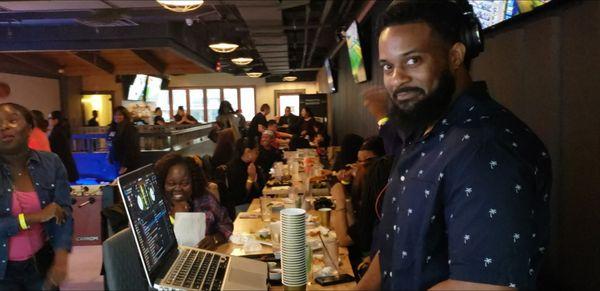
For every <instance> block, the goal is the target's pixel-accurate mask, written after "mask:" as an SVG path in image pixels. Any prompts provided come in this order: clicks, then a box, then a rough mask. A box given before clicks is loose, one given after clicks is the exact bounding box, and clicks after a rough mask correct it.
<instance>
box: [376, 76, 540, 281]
mask: <svg viewBox="0 0 600 291" xmlns="http://www.w3.org/2000/svg"><path fill="white" fill-rule="evenodd" d="M550 184H551V166H550V158H549V155H548V153H547V151H546V149H545V147H544V145H543V144H542V142H541V141H540V140H539V139H538V138H537V136H536V135H535V134H534V133H532V131H531V130H530V129H529V128H528V127H527V126H526V125H525V124H524V123H523V122H521V121H520V120H519V119H518V118H517V117H515V116H514V115H513V114H512V113H510V112H509V111H508V110H506V109H505V108H504V107H502V106H501V105H499V104H498V103H497V102H495V101H494V100H492V98H491V97H490V96H489V95H488V93H487V88H486V86H485V83H483V82H475V83H474V84H473V86H472V87H471V88H470V89H469V90H467V91H466V92H464V93H463V94H461V96H459V97H458V98H457V99H456V101H455V102H454V103H453V105H452V106H451V108H450V110H449V111H448V113H447V114H446V115H445V116H444V117H443V118H442V119H440V121H439V122H438V123H437V124H436V125H435V126H434V127H433V129H432V130H431V131H430V132H429V133H428V134H427V135H425V136H423V137H420V138H418V139H416V140H407V142H406V143H405V145H404V148H403V149H402V150H401V153H399V155H398V156H397V158H396V162H395V165H394V167H393V171H392V174H391V178H390V183H389V186H388V190H387V192H386V194H385V201H384V203H383V217H382V221H381V223H380V229H379V233H378V236H379V237H378V239H377V240H378V241H379V243H378V245H379V247H380V254H379V258H380V263H381V272H382V274H381V276H382V277H381V278H382V288H383V290H406V289H409V290H417V289H427V288H429V287H432V286H434V285H435V284H437V283H439V282H442V281H444V280H448V279H453V280H460V281H469V282H476V283H485V284H493V285H503V286H510V287H517V288H522V289H533V288H535V280H536V275H537V272H538V270H539V267H540V264H541V258H542V255H543V254H544V251H545V247H546V245H547V243H548V239H549V219H550V218H549V206H548V199H549V196H548V195H549V193H550V186H551V185H550Z"/></svg>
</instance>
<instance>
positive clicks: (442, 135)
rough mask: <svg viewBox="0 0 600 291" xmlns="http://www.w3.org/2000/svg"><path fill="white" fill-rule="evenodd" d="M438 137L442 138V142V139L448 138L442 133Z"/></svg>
mask: <svg viewBox="0 0 600 291" xmlns="http://www.w3.org/2000/svg"><path fill="white" fill-rule="evenodd" d="M438 137H439V138H440V141H442V139H444V137H446V135H445V134H443V133H441V134H440V135H438Z"/></svg>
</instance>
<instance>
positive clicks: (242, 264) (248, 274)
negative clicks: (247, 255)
mask: <svg viewBox="0 0 600 291" xmlns="http://www.w3.org/2000/svg"><path fill="white" fill-rule="evenodd" d="M230 268H231V269H230V270H229V276H228V278H227V279H226V280H225V284H224V285H225V286H224V288H223V289H225V290H266V289H267V285H266V284H267V266H266V264H265V263H263V262H259V261H253V260H248V259H240V258H235V257H232V261H231V263H230Z"/></svg>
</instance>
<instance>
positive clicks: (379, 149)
mask: <svg viewBox="0 0 600 291" xmlns="http://www.w3.org/2000/svg"><path fill="white" fill-rule="evenodd" d="M360 150H361V151H371V152H373V153H374V154H375V155H376V156H378V157H383V156H385V147H384V146H383V139H381V137H378V136H372V137H369V138H367V139H365V141H364V142H363V144H362V146H361V147H360Z"/></svg>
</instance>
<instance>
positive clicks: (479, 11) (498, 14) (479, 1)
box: [469, 0, 553, 29]
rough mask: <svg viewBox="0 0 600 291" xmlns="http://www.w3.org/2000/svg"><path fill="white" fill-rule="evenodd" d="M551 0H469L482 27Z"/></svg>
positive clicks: (532, 9)
mask: <svg viewBox="0 0 600 291" xmlns="http://www.w3.org/2000/svg"><path fill="white" fill-rule="evenodd" d="M551 1H553V0H494V1H490V0H469V3H471V5H472V6H473V12H474V13H475V15H477V18H479V21H480V22H481V26H482V28H484V29H485V28H489V27H493V26H495V25H497V24H500V23H502V22H505V21H507V20H509V19H511V18H513V17H515V16H517V15H521V14H525V13H529V12H531V11H534V10H535V9H538V8H539V7H540V6H543V5H545V4H548V3H549V2H551Z"/></svg>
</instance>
